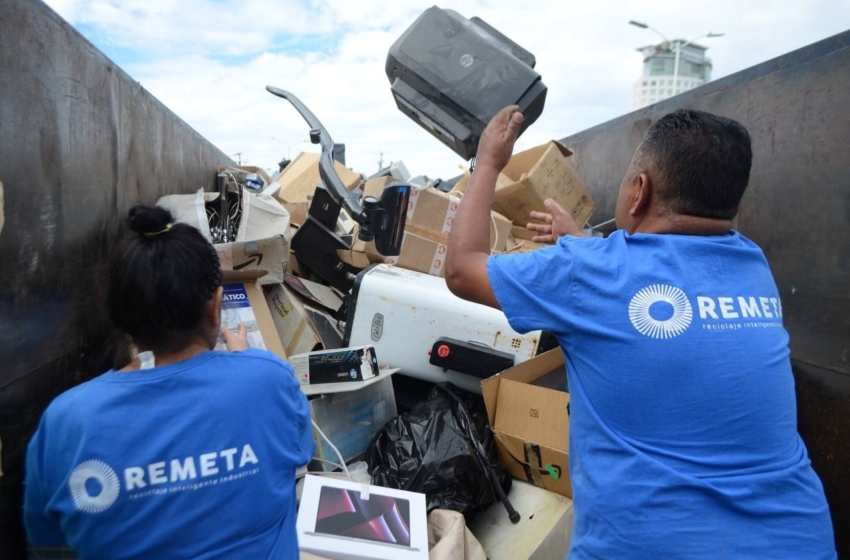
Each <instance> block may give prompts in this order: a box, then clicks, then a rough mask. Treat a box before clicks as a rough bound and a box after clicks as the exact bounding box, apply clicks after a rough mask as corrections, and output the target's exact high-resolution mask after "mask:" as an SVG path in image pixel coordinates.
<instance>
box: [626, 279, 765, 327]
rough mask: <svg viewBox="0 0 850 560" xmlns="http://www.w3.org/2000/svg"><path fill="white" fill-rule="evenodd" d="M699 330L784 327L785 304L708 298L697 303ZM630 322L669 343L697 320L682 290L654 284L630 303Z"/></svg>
mask: <svg viewBox="0 0 850 560" xmlns="http://www.w3.org/2000/svg"><path fill="white" fill-rule="evenodd" d="M695 301H696V308H697V310H698V312H699V322H700V324H699V327H698V328H701V329H703V330H709V331H737V330H739V329H765V328H781V327H782V302H781V301H780V300H779V298H777V297H763V296H759V297H754V296H747V297H742V296H737V297H709V296H704V295H700V296H697V297H696V299H695ZM629 319H630V320H631V322H632V325H633V326H634V327H635V329H637V331H638V332H639V333H641V334H642V335H645V336H648V337H651V338H658V339H662V340H665V339H669V338H675V337H677V336H679V335H680V334H682V333H684V332H685V331H686V330H687V329H688V328H689V327H690V326H691V323H692V322H693V320H694V319H695V317H694V310H693V307H692V305H691V301H690V300H689V299H688V296H687V295H686V294H685V292H683V291H682V290H681V289H680V288H676V287H675V286H669V285H667V284H653V285H652V286H647V287H646V288H644V289H642V290H640V291H639V292H638V293H636V294H635V295H634V297H632V300H631V302H630V303H629Z"/></svg>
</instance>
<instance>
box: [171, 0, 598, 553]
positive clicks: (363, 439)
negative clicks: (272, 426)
mask: <svg viewBox="0 0 850 560" xmlns="http://www.w3.org/2000/svg"><path fill="white" fill-rule="evenodd" d="M434 26H440V28H441V29H450V30H452V31H451V33H452V37H453V41H454V42H453V47H452V48H450V49H448V51H446V49H445V48H444V49H443V51H445V52H443V51H440V53H441V54H440V55H439V57H438V56H436V55H434V52H435V51H434V48H433V47H435V45H436V43H434V41H436V40H438V39H439V40H440V41H443V42H445V40H446V39H445V37H442V38H441V37H438V38H437V39H434V36H433V35H434V34H433V32H429V31H428V30H429V29H433V28H434ZM446 33H449V32H446ZM432 43H433V44H432ZM494 45H495V46H494ZM448 62H451V64H448ZM533 66H534V57H533V56H532V55H531V54H530V53H528V52H526V51H524V50H522V49H521V48H520V47H519V46H517V45H515V44H514V43H511V42H510V41H509V40H508V39H507V38H505V37H504V36H502V35H501V34H499V33H498V32H497V31H495V30H493V29H492V28H490V27H489V26H487V24H485V23H484V22H481V21H480V20H476V19H475V18H473V19H472V20H466V19H464V18H462V17H461V16H459V15H458V14H456V13H454V12H451V11H448V10H440V9H439V8H436V7H434V8H431V9H429V10H427V11H426V12H425V13H424V14H423V15H422V16H421V17H420V18H419V20H417V21H416V22H415V23H414V24H413V26H411V28H410V29H409V30H408V31H407V32H406V33H405V34H404V35H402V37H401V38H400V39H399V40H398V41H397V42H396V44H395V45H394V46H393V47H392V49H391V50H390V56H389V58H388V62H387V73H388V76H389V77H390V81H391V84H392V93H393V96H394V98H395V101H396V103H397V104H398V106H399V108H400V109H401V110H402V111H403V112H404V113H405V114H407V115H408V116H410V117H411V118H412V119H414V120H415V121H416V122H418V123H419V124H420V125H422V126H423V127H424V128H426V129H427V130H428V131H429V132H430V133H431V134H433V135H434V136H435V137H437V138H439V139H440V140H441V141H442V142H444V143H445V144H446V145H448V146H449V147H451V148H452V149H453V150H454V151H455V152H456V153H458V154H459V155H461V157H463V158H465V159H470V158H471V157H472V156H474V153H475V149H477V143H478V138H479V137H480V134H481V132H482V131H483V128H484V126H485V125H486V124H487V121H488V120H489V118H490V117H492V115H494V114H495V113H496V112H497V111H498V110H499V109H501V108H502V107H503V106H506V105H509V104H511V103H519V104H520V106H521V108H522V109H524V110H525V111H526V126H527V125H529V124H531V123H532V122H533V121H534V120H535V119H536V118H537V116H539V114H540V112H541V111H542V109H543V102H544V99H545V94H546V88H545V86H544V85H543V84H542V82H541V81H540V77H539V75H538V74H536V73H535V72H534V70H533ZM485 68H487V69H488V70H487V72H489V74H488V75H489V76H490V79H492V77H493V72H494V71H496V72H497V73H498V72H501V73H503V74H504V75H505V76H507V77H510V78H511V81H510V82H509V83H510V84H511V87H508V88H505V90H504V91H503V92H502V93H503V95H502V96H501V97H499V96H496V95H488V96H485V97H486V100H485V101H486V103H484V102H480V100H481V96H476V95H475V92H476V91H480V90H481V88H482V87H484V86H483V81H484V80H486V79H487V76H486V75H485V74H487V72H484V70H485ZM424 75H428V76H430V81H428V82H426V81H424V80H423V79H422V77H421V76H424ZM417 76H419V77H417ZM414 78H415V79H414ZM429 84H430V85H429ZM461 86H466V87H465V88H464V87H461ZM428 88H432V89H433V88H438V89H440V91H441V92H443V93H441V94H440V95H436V94H435V92H434V91H426V90H428ZM476 88H477V89H476ZM267 89H268V90H269V92H271V93H272V94H274V95H277V96H278V97H281V98H283V99H285V100H287V101H289V102H290V103H291V104H292V105H293V106H294V107H295V109H296V110H297V111H298V112H299V113H300V114H301V115H302V116H303V117H304V119H305V120H306V121H307V124H308V125H309V129H310V138H311V140H312V141H313V143H316V144H319V145H320V146H321V153H320V154H316V153H301V154H299V155H298V156H296V157H295V158H294V159H293V160H292V161H291V162H283V163H282V164H281V169H280V171H279V173H277V174H276V175H275V176H273V177H270V176H269V175H267V174H266V173H265V172H264V171H263V170H262V169H258V168H253V167H238V166H232V167H221V168H219V169H218V170H217V171H218V175H217V180H218V189H217V192H204V191H203V190H201V191H198V192H197V193H196V194H194V195H180V196H167V197H164V198H163V199H161V200H160V201H159V202H158V203H159V204H160V205H162V206H165V207H167V208H169V209H170V210H171V211H172V212H173V213H174V214H175V215H176V216H177V219H178V220H180V221H183V222H187V223H190V224H192V225H194V226H196V227H197V228H198V229H200V230H201V232H202V233H204V235H206V236H207V237H208V238H209V239H210V240H211V241H212V242H213V243H214V245H215V247H216V250H217V251H218V254H219V257H220V260H221V265H222V269H223V271H224V277H225V279H226V281H227V284H226V285H225V291H224V294H225V295H224V302H223V305H222V323H223V324H224V325H225V326H228V327H231V328H234V327H235V326H236V325H238V324H239V323H240V322H241V323H243V324H245V325H246V327H247V329H248V332H249V341H250V344H251V346H253V347H259V348H266V349H268V350H270V351H272V352H274V353H276V354H277V355H279V356H280V357H282V358H284V359H286V360H287V361H288V362H289V363H290V364H292V366H293V369H294V371H295V375H296V377H297V378H298V380H299V381H300V383H301V385H302V388H303V390H304V392H305V394H306V395H308V398H309V402H310V406H311V410H312V415H313V420H314V424H315V433H316V444H317V450H316V455H315V460H314V462H313V463H312V464H311V465H310V466H309V469H310V471H320V472H326V473H329V472H330V471H336V470H339V469H342V470H343V471H345V473H346V475H347V476H346V478H349V477H350V476H351V473H350V472H349V468H350V467H351V463H353V462H356V461H362V460H365V461H366V465H367V466H366V470H365V471H364V470H361V471H360V475H359V478H360V481H359V483H358V484H354V483H344V484H336V485H335V486H333V485H331V486H333V487H331V486H322V484H323V481H325V480H328V479H327V478H326V477H321V479H320V480H319V481H316V480H315V479H316V477H312V476H308V477H307V484H306V485H305V489H304V496H305V499H306V500H307V504H306V505H305V501H304V500H302V505H301V510H302V513H303V512H304V511H308V510H309V511H313V513H314V514H315V512H316V511H324V509H327V508H330V509H329V511H331V510H334V508H335V507H336V508H339V507H342V506H340V504H343V503H344V504H347V506H346V507H349V508H350V511H349V513H350V514H351V515H352V516H354V517H356V518H357V519H360V522H361V523H367V521H368V518H369V516H368V515H367V513H368V512H369V511H373V510H374V508H375V507H377V504H378V503H379V502H380V504H383V506H382V507H384V506H385V509H386V510H387V511H385V512H383V513H382V515H384V513H387V512H390V513H391V514H392V515H391V516H393V518H392V519H389V518H387V517H383V519H384V520H385V521H386V522H387V523H389V524H390V525H389V526H388V527H387V531H386V533H385V535H384V536H383V537H380V535H379V536H378V537H376V536H375V535H372V536H369V535H366V536H365V537H364V535H362V534H359V533H357V530H356V528H355V527H353V526H352V527H350V528H349V529H350V530H351V531H350V532H348V533H344V534H340V535H337V536H339V537H340V538H349V537H353V538H355V540H356V539H357V538H361V539H362V538H365V539H367V540H369V539H371V540H372V541H375V540H378V541H380V540H381V539H383V538H386V539H388V540H386V541H385V542H383V544H386V543H390V544H392V542H395V541H394V540H393V539H396V540H398V539H401V541H404V542H403V543H402V544H405V543H406V547H402V549H403V550H401V551H400V550H397V549H392V548H390V549H387V550H384V551H383V552H381V549H380V547H378V549H376V550H377V552H376V551H370V552H368V553H362V554H360V555H357V554H354V553H351V551H350V550H348V553H349V554H350V556H346V555H345V552H346V543H345V542H343V543H342V544H339V543H338V542H337V543H336V544H335V543H334V541H333V540H331V541H328V542H326V541H327V539H328V538H330V537H329V535H328V534H323V532H322V530H320V528H319V527H320V526H321V525H322V523H321V522H320V521H321V520H319V521H317V520H316V517H315V515H313V517H312V520H311V521H309V522H308V521H302V516H301V515H299V535H300V536H299V538H300V540H301V541H302V548H303V549H304V550H306V551H312V552H317V553H322V554H323V555H327V556H328V557H332V558H337V557H339V558H347V557H352V558H354V557H357V558H361V557H362V558H384V557H387V558H403V557H404V558H407V557H409V558H425V557H427V548H428V546H427V544H428V543H427V538H426V537H423V534H422V532H421V531H422V530H423V529H422V527H424V525H422V523H423V521H422V519H420V517H422V516H423V515H424V509H425V508H427V510H428V512H430V511H432V510H435V509H451V510H454V511H459V512H461V513H462V514H464V516H466V518H467V521H470V520H471V519H472V518H474V516H475V515H476V514H478V513H480V512H481V511H483V510H484V509H486V508H487V507H488V506H490V505H491V504H493V503H494V502H496V501H501V502H502V503H503V504H504V506H505V509H506V510H507V514H504V513H503V516H505V517H507V516H508V515H509V516H510V519H511V521H512V522H514V523H515V522H517V521H519V515H518V514H517V512H516V511H514V509H513V507H512V506H511V504H510V501H509V500H508V499H507V498H506V495H505V494H506V493H507V492H509V490H510V482H511V477H513V478H516V479H519V480H522V481H524V482H527V483H530V484H532V485H535V486H539V487H541V488H545V489H546V490H549V491H552V492H555V493H557V494H561V495H563V496H566V497H570V496H571V493H572V492H571V487H570V483H569V471H568V464H567V463H568V452H567V432H568V426H569V418H568V414H567V405H568V402H569V394H568V392H567V389H566V386H565V384H566V375H565V370H564V363H563V357H562V355H561V353H560V350H558V349H557V348H556V347H557V343H556V342H554V339H553V337H552V336H551V335H548V334H547V333H542V332H539V331H538V332H532V333H528V334H525V335H523V334H519V333H517V332H515V331H513V330H512V329H511V327H510V325H509V324H508V322H507V320H506V318H505V316H504V314H503V313H501V312H500V311H497V310H495V309H491V308H489V307H485V306H481V305H477V304H473V303H469V302H466V301H463V300H460V299H458V298H457V297H455V296H454V295H452V294H451V293H450V292H449V290H448V288H447V286H446V282H445V280H444V279H443V276H444V270H445V266H444V265H445V258H446V252H447V240H448V234H449V232H450V231H451V228H452V225H453V222H454V218H455V216H456V214H457V211H458V209H459V208H460V206H461V205H462V204H463V194H464V190H465V188H466V185H467V183H468V181H469V178H470V175H469V173H467V174H465V175H464V176H463V177H461V178H460V179H459V180H457V181H456V182H454V183H453V184H451V183H445V182H442V181H439V180H437V181H431V180H429V179H427V178H425V177H416V178H411V177H410V175H409V173H408V171H407V169H406V168H405V166H404V165H403V164H402V163H396V164H392V165H390V166H389V167H387V168H386V169H382V170H380V171H379V172H378V173H376V174H374V175H372V176H369V177H364V176H363V175H362V174H360V173H358V172H356V171H354V170H351V169H349V168H348V167H346V166H345V161H344V155H341V154H344V150H340V146H339V145H336V146H335V145H334V144H333V141H332V139H331V137H330V135H329V134H328V132H327V130H325V129H324V127H323V126H322V125H321V123H320V122H319V121H318V119H317V118H316V117H315V116H314V115H313V114H312V113H311V112H310V110H309V109H307V107H306V106H304V105H303V104H302V103H301V102H300V100H298V99H297V98H296V97H295V96H294V95H292V94H290V93H288V92H285V91H282V90H279V89H276V88H273V87H269V88H267ZM446 91H452V92H454V94H455V98H449V97H448V96H447V95H445V94H444V93H445V92H446ZM570 155H571V152H570V150H569V149H568V148H567V147H565V146H563V145H561V144H559V143H558V142H556V141H551V142H547V143H545V144H543V145H541V146H538V147H536V148H532V149H530V150H526V151H523V152H520V153H517V154H516V155H514V156H513V158H512V159H511V160H510V163H509V164H508V166H507V167H506V168H505V170H504V172H503V173H502V174H501V175H500V176H499V180H498V184H497V188H496V195H495V202H494V204H493V208H492V213H491V218H492V219H491V228H490V242H491V253H492V254H504V253H521V252H529V251H534V250H537V249H539V248H541V247H543V245H541V244H538V243H534V242H533V241H532V237H533V234H532V233H531V232H530V231H529V230H527V229H526V228H525V227H524V226H525V225H526V224H527V223H528V222H529V221H531V219H530V212H532V211H541V212H543V211H545V207H544V205H543V201H544V200H545V199H547V198H553V199H554V200H556V201H557V202H559V203H560V204H561V205H562V206H563V207H564V208H566V209H567V210H569V211H570V212H571V214H572V216H573V218H574V219H575V221H576V223H577V224H579V226H583V225H584V224H586V223H587V221H588V219H589V217H590V215H591V213H592V212H593V210H594V203H593V201H592V200H591V197H590V195H589V194H588V193H587V191H586V189H585V188H584V186H583V185H582V183H581V181H580V180H579V178H578V177H577V175H576V174H575V172H574V171H573V169H572V167H571V166H570V164H569V163H568V159H569V156H570ZM446 191H448V192H446ZM399 376H401V377H399ZM411 383H413V385H411ZM447 383H448V384H451V385H444V384H447ZM405 386H406V387H408V391H407V397H406V398H405V400H406V401H407V400H410V399H409V398H408V397H409V395H410V393H411V392H412V393H413V394H414V397H415V398H414V400H416V401H419V402H411V403H409V406H408V405H405V406H398V405H399V404H401V403H400V402H399V403H397V400H396V397H397V396H398V395H400V394H401V393H402V392H403V391H402V389H403V387H405ZM410 387H413V389H410ZM400 409H401V412H402V414H401V416H399V411H400ZM437 424H439V425H440V426H443V428H438V429H434V427H435V426H436V425H437ZM417 434H419V435H417ZM421 434H427V435H426V436H424V438H423V437H422V436H421ZM358 465H362V463H358ZM352 470H355V469H353V468H352ZM367 471H368V472H367ZM370 483H371V484H375V485H376V486H369V484H370ZM378 486H381V487H382V488H378ZM369 488H372V489H373V490H374V492H373V494H375V495H376V499H375V501H374V502H371V506H369V505H368V504H367V503H366V502H367V501H368V495H369V493H370V490H369ZM388 488H390V490H388ZM411 492H413V493H414V494H411ZM423 494H424V498H422V499H420V498H416V496H422V495H423ZM364 495H365V496H366V497H367V500H366V501H364V500H363V499H362V498H363V496H364ZM378 498H380V499H378ZM329 504H330V505H329ZM358 504H359V505H358ZM364 504H366V505H364ZM400 504H402V505H400ZM311 508H312V509H311ZM370 508H371V509H370ZM314 510H315V511H314ZM420 510H422V511H420ZM373 513H374V511H373ZM355 514H356V515H355ZM305 515H307V514H305ZM358 516H359V517H358ZM361 517H362V519H361ZM414 518H415V519H417V520H418V521H417V522H416V523H415V524H414V525H415V527H414V526H412V525H411V521H412V520H413V519H414ZM326 524H327V523H326ZM393 524H395V525H393ZM405 529H410V531H408V532H407V533H405ZM401 533H405V535H406V536H405V535H402V536H401V537H399V535H400V534H401ZM414 533H415V534H414ZM392 535H395V536H392ZM331 536H332V535H331ZM379 537H380V538H379ZM411 539H413V540H415V546H413V545H412V544H411V543H412V542H413V540H411ZM423 539H424V541H423ZM304 543H307V545H304ZM311 543H312V544H311ZM396 544H397V543H396ZM414 548H415V549H416V550H418V551H419V552H421V551H422V550H424V551H425V556H422V555H421V554H419V555H417V554H416V553H415V551H412V550H413V549H414ZM335 551H336V552H335Z"/></svg>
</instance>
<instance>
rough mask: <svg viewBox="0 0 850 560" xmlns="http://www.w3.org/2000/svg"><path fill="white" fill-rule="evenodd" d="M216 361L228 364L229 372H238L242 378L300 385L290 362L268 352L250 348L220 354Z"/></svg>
mask: <svg viewBox="0 0 850 560" xmlns="http://www.w3.org/2000/svg"><path fill="white" fill-rule="evenodd" d="M215 359H216V360H220V361H222V362H226V363H227V368H226V369H227V370H228V371H233V370H237V371H238V372H239V373H238V375H240V376H251V377H259V378H263V379H267V380H269V381H273V382H274V381H278V382H279V381H282V382H284V383H286V384H296V385H297V384H298V383H297V381H296V380H295V370H294V369H293V368H292V365H290V364H289V362H287V361H285V360H283V359H282V358H280V357H279V356H276V355H275V354H272V353H271V352H269V351H268V350H261V349H259V348H249V349H247V350H240V351H238V352H218V353H217V355H216V357H215Z"/></svg>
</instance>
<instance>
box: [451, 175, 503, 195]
mask: <svg viewBox="0 0 850 560" xmlns="http://www.w3.org/2000/svg"><path fill="white" fill-rule="evenodd" d="M471 178H472V175H471V174H470V173H469V172H468V171H467V172H465V173H464V175H463V177H461V179H460V181H458V182H457V183H455V186H454V187H452V190H451V192H449V194H451V195H454V196H459V197H462V196H463V194H464V193H465V192H466V187H467V186H469V180H470V179H471ZM511 183H513V180H512V179H511V178H510V177H508V176H507V175H505V174H504V173H499V176H498V177H497V178H496V188H497V189H498V188H499V187H501V186H502V185H509V184H511Z"/></svg>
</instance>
